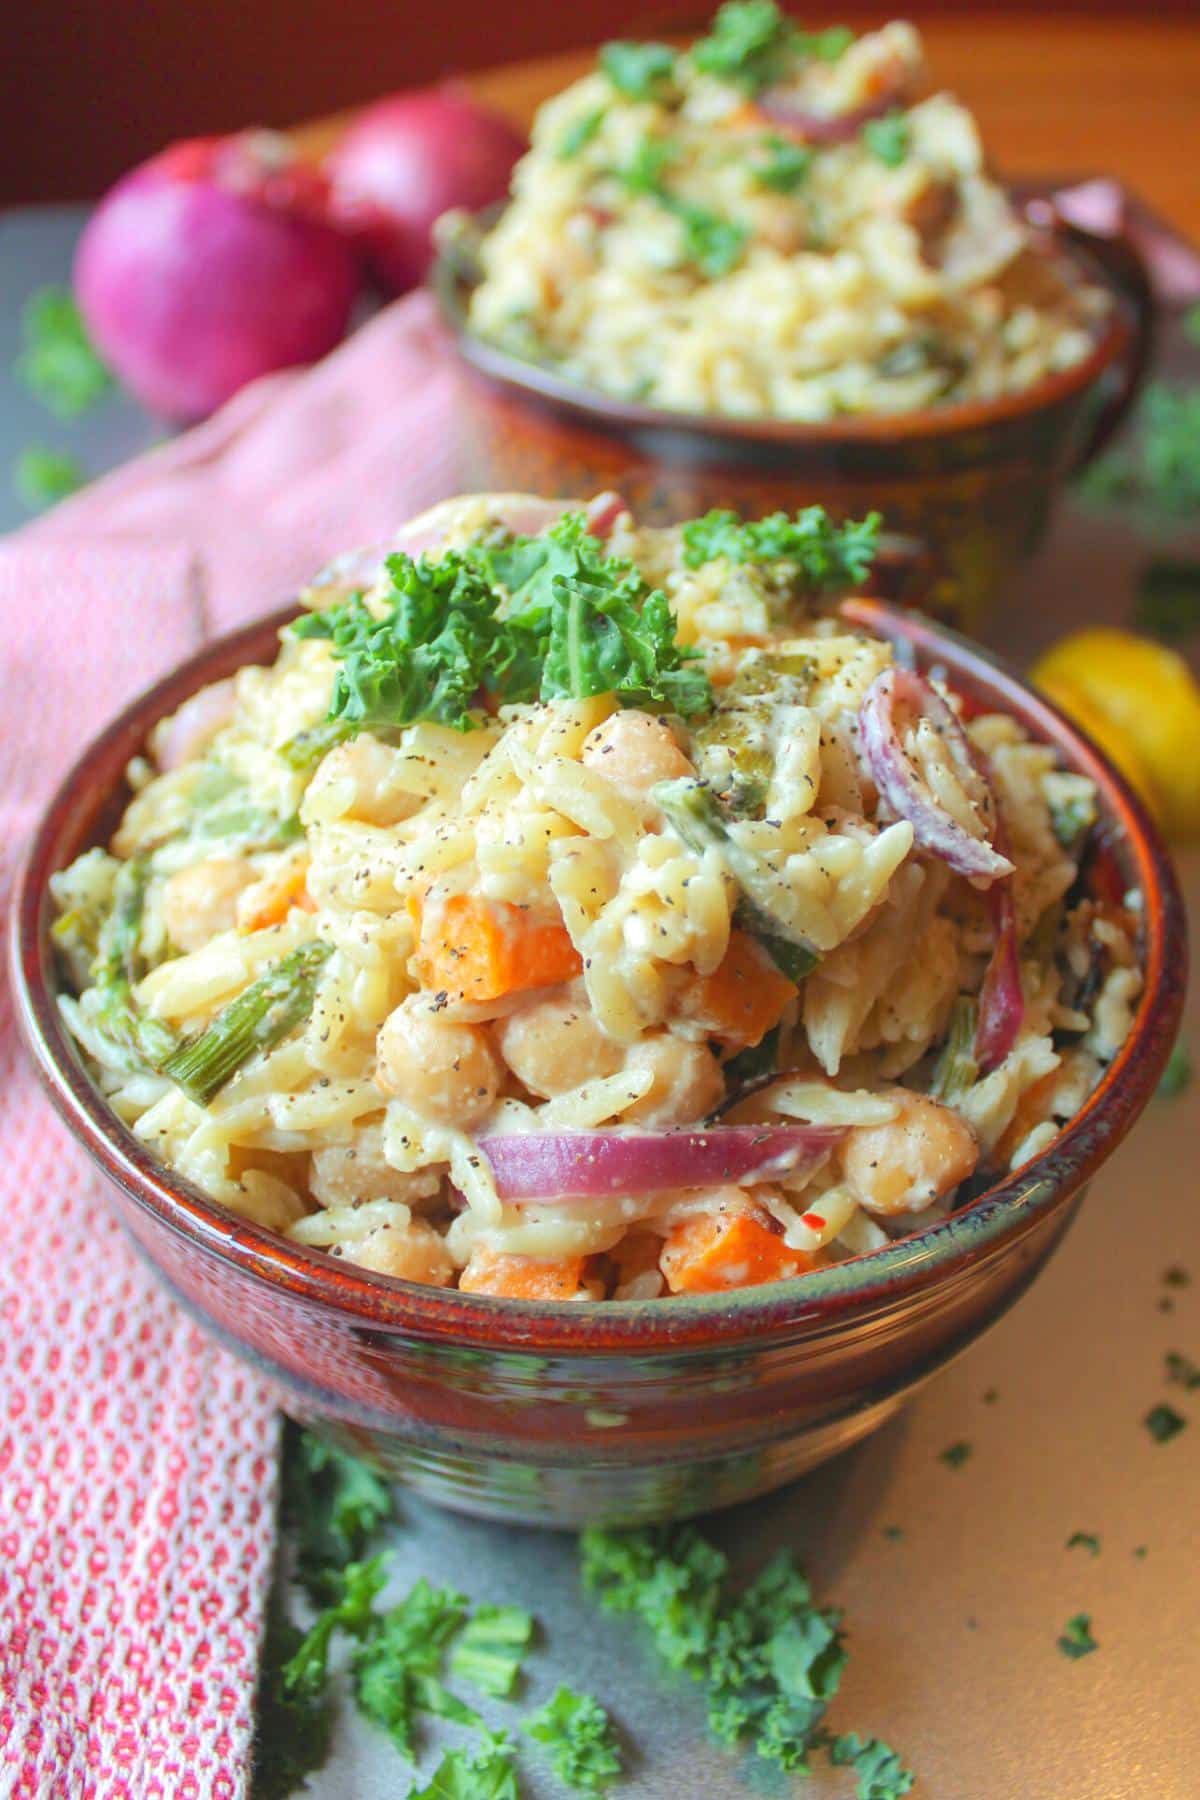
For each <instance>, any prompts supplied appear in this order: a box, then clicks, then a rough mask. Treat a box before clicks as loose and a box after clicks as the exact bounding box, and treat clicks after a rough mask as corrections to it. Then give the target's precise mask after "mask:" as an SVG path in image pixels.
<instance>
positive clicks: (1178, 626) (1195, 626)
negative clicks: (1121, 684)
mask: <svg viewBox="0 0 1200 1800" xmlns="http://www.w3.org/2000/svg"><path fill="white" fill-rule="evenodd" d="M1197 455H1200V444H1198V445H1197ZM1133 622H1134V624H1135V625H1136V627H1137V629H1138V630H1139V631H1145V632H1148V633H1149V634H1150V636H1151V637H1156V638H1159V639H1160V640H1161V641H1162V642H1163V643H1164V644H1180V643H1183V642H1184V641H1185V640H1186V639H1188V638H1190V637H1194V636H1195V635H1196V633H1197V632H1198V631H1200V563H1197V562H1177V561H1168V560H1166V559H1165V558H1164V559H1163V560H1161V561H1159V562H1152V563H1150V564H1149V565H1148V566H1147V567H1146V568H1145V569H1143V571H1142V573H1141V574H1140V575H1139V577H1138V584H1137V594H1136V596H1135V599H1134V606H1133Z"/></svg>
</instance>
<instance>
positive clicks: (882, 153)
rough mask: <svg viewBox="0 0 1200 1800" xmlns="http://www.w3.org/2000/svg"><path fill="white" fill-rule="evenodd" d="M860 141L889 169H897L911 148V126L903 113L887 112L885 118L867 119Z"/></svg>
mask: <svg viewBox="0 0 1200 1800" xmlns="http://www.w3.org/2000/svg"><path fill="white" fill-rule="evenodd" d="M862 141H863V143H864V144H865V145H866V147H867V149H868V150H869V151H870V152H871V155H872V156H875V157H878V159H879V161H880V162H881V163H885V164H886V165H887V167H888V168H889V169H898V168H899V167H900V164H901V163H902V162H903V161H904V159H905V158H906V157H907V155H908V153H909V151H910V149H911V148H912V128H911V126H910V125H909V122H908V120H907V119H906V118H905V116H904V114H903V113H900V112H893V113H888V115H887V117H886V118H883V119H868V120H867V123H866V124H865V125H864V126H863V128H862Z"/></svg>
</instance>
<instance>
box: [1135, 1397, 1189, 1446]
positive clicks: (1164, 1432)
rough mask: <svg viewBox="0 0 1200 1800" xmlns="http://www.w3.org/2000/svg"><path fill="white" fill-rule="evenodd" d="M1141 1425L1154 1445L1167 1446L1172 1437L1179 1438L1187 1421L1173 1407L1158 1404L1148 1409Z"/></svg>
mask: <svg viewBox="0 0 1200 1800" xmlns="http://www.w3.org/2000/svg"><path fill="white" fill-rule="evenodd" d="M1142 1423H1143V1425H1144V1426H1145V1427H1146V1430H1147V1431H1148V1432H1149V1433H1150V1436H1151V1437H1152V1438H1153V1439H1154V1441H1155V1443H1156V1444H1168V1443H1170V1441H1171V1439H1172V1438H1173V1437H1178V1436H1179V1433H1180V1432H1181V1431H1182V1430H1183V1428H1184V1426H1185V1425H1186V1424H1187V1420H1186V1419H1185V1418H1184V1416H1183V1414H1182V1413H1177V1412H1176V1411H1175V1408H1174V1407H1173V1406H1167V1405H1165V1404H1160V1405H1158V1406H1152V1407H1151V1408H1150V1411H1149V1412H1148V1413H1147V1414H1146V1417H1145V1418H1144V1419H1143V1420H1142Z"/></svg>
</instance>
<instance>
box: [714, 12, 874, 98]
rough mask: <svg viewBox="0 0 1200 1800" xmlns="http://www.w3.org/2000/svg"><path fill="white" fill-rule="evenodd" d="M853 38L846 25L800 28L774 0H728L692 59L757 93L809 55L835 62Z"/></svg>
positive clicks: (715, 73) (822, 60)
mask: <svg viewBox="0 0 1200 1800" xmlns="http://www.w3.org/2000/svg"><path fill="white" fill-rule="evenodd" d="M853 42H854V33H853V32H852V31H849V30H847V28H846V27H845V26H844V25H835V26H832V27H831V28H830V29H829V30H827V31H816V32H806V31H801V30H799V29H798V28H797V26H795V25H794V24H793V23H792V21H791V20H790V19H789V18H788V17H787V15H786V13H783V12H781V11H780V9H779V7H778V6H776V5H774V4H773V0H728V4H727V5H725V6H723V7H722V8H721V10H720V11H719V12H718V14H717V16H716V18H715V19H714V20H713V23H712V29H711V31H710V32H709V34H708V36H707V37H703V38H700V39H699V41H698V42H697V43H695V44H693V46H692V63H693V65H694V66H695V67H696V68H697V69H699V70H700V72H701V74H703V75H712V76H713V77H715V78H716V79H717V80H718V81H728V82H730V83H732V84H734V85H736V86H737V87H741V88H744V89H745V90H746V92H747V93H749V94H757V93H760V92H761V91H762V89H763V88H765V87H770V86H771V85H772V83H773V82H777V81H781V80H783V79H785V78H786V77H787V75H788V74H789V73H790V72H791V68H790V65H792V64H793V63H795V62H798V61H801V60H803V59H805V58H810V57H811V58H816V59H817V60H819V61H821V62H836V61H837V59H838V58H839V57H840V56H842V55H844V53H845V52H846V51H847V50H848V49H849V47H850V45H851V44H852V43H853Z"/></svg>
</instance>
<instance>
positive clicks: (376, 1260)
mask: <svg viewBox="0 0 1200 1800" xmlns="http://www.w3.org/2000/svg"><path fill="white" fill-rule="evenodd" d="M346 1257H347V1259H348V1261H350V1262H355V1263H357V1264H358V1265H359V1267H360V1268H363V1269H374V1270H375V1272H376V1273H377V1274H379V1275H395V1276H396V1277H398V1279H399V1280H401V1281H421V1282H424V1283H425V1285H426V1286H427V1287H449V1286H450V1283H451V1282H452V1281H453V1279H454V1264H453V1263H452V1262H451V1260H450V1252H449V1251H448V1250H447V1248H446V1246H445V1244H444V1242H443V1241H442V1239H441V1238H440V1237H439V1236H438V1234H437V1232H436V1231H435V1230H434V1229H433V1227H432V1225H427V1224H426V1223H425V1221H424V1220H423V1219H413V1220H412V1222H411V1223H410V1224H408V1225H406V1226H404V1227H403V1228H398V1227H396V1226H394V1225H379V1226H377V1227H376V1229H375V1230H374V1231H369V1232H368V1233H367V1235H366V1237H365V1238H362V1239H360V1241H359V1242H358V1243H356V1244H348V1245H347V1246H346Z"/></svg>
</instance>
